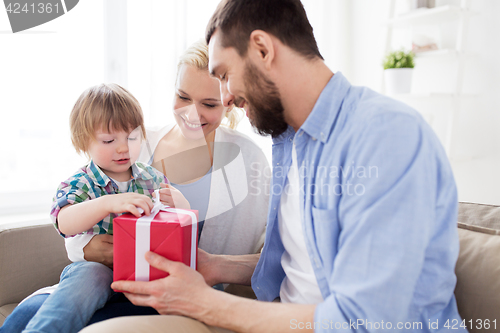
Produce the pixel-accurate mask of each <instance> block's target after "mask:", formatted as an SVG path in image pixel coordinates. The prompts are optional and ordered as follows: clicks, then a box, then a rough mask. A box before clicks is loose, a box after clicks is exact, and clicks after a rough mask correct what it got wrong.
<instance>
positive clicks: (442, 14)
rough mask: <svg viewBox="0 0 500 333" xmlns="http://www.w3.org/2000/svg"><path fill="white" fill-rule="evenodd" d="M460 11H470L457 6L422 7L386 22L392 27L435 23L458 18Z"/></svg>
mask: <svg viewBox="0 0 500 333" xmlns="http://www.w3.org/2000/svg"><path fill="white" fill-rule="evenodd" d="M461 13H470V12H469V11H466V10H464V9H462V8H461V7H458V6H452V5H446V6H438V7H435V8H422V9H418V10H414V11H411V12H409V13H405V14H402V15H399V16H397V17H395V18H394V19H392V20H389V21H388V22H387V24H388V25H390V26H392V27H393V28H404V27H408V26H414V25H426V24H437V23H443V22H445V21H451V20H454V19H457V18H459V16H460V14H461Z"/></svg>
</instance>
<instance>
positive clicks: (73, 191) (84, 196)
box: [50, 174, 91, 238]
mask: <svg viewBox="0 0 500 333" xmlns="http://www.w3.org/2000/svg"><path fill="white" fill-rule="evenodd" d="M90 189H91V186H90V182H89V180H88V179H87V178H86V177H84V176H83V174H77V175H75V176H73V177H71V178H69V179H68V180H66V181H64V182H62V183H61V184H60V185H59V187H58V189H57V192H56V195H55V197H54V198H53V200H52V208H51V210H50V217H51V219H52V223H53V224H54V227H55V228H56V229H57V231H58V232H59V234H60V235H61V236H63V237H65V238H66V237H70V236H66V235H65V234H63V233H62V232H61V231H60V230H59V226H58V223H57V216H58V215H59V212H60V211H61V209H62V208H63V207H65V206H66V205H73V204H76V203H80V202H84V201H87V200H90V199H91V198H90V193H89V191H90Z"/></svg>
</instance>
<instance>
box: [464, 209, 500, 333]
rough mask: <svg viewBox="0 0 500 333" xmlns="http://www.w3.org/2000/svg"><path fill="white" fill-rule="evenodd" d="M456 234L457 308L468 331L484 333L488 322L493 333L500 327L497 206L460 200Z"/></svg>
mask: <svg viewBox="0 0 500 333" xmlns="http://www.w3.org/2000/svg"><path fill="white" fill-rule="evenodd" d="M458 234H459V238H460V254H459V257H458V261H457V265H456V268H455V272H456V274H457V286H456V288H455V296H456V299H457V305H458V310H459V312H460V315H461V316H462V318H463V319H465V321H466V324H467V329H468V330H469V332H471V333H475V332H483V331H484V330H485V328H486V327H485V325H487V324H489V325H490V328H489V330H486V331H492V332H495V331H497V330H498V329H500V207H497V206H491V205H480V204H472V203H460V205H459V215H458ZM495 319H496V322H494V320H495ZM495 325H496V327H495Z"/></svg>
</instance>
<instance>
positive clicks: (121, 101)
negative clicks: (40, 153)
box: [69, 83, 146, 154]
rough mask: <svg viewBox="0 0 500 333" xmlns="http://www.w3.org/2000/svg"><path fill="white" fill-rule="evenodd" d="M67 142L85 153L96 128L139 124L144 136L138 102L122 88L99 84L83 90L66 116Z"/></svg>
mask: <svg viewBox="0 0 500 333" xmlns="http://www.w3.org/2000/svg"><path fill="white" fill-rule="evenodd" d="M69 124H70V130H71V142H72V143H73V146H74V147H75V149H76V152H77V153H80V152H83V153H85V154H87V152H88V148H89V144H90V142H91V141H92V140H95V138H96V136H95V133H96V131H98V130H108V132H111V131H125V132H127V131H132V130H134V129H136V128H138V127H140V128H141V131H142V137H143V138H145V135H146V130H145V128H144V118H143V115H142V109H141V106H140V104H139V102H138V101H137V100H136V99H135V97H134V96H132V94H131V93H130V92H129V91H128V90H127V89H125V88H123V87H121V86H119V85H117V84H115V83H109V84H100V85H97V86H94V87H91V88H89V89H87V90H85V91H84V92H83V93H82V94H81V95H80V97H79V98H78V100H77V101H76V103H75V106H74V107H73V110H72V111H71V114H70V117H69Z"/></svg>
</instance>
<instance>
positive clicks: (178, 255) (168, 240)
mask: <svg viewBox="0 0 500 333" xmlns="http://www.w3.org/2000/svg"><path fill="white" fill-rule="evenodd" d="M165 208H166V207H165ZM165 208H164V209H165ZM166 209H167V210H171V211H174V212H167V211H163V210H162V211H159V212H158V213H157V214H156V215H155V216H154V218H153V219H152V221H151V222H149V224H147V225H144V223H143V222H142V220H144V219H145V218H146V219H147V217H146V216H145V215H143V216H142V217H141V218H140V219H138V218H137V217H135V216H134V215H132V214H129V213H127V214H123V215H120V216H118V217H116V218H114V219H113V251H114V254H113V280H114V281H119V280H132V281H136V280H137V281H152V280H156V279H161V278H164V277H166V276H168V273H167V272H164V271H161V270H159V269H156V268H154V267H151V266H149V264H148V263H147V262H146V261H145V259H144V254H145V252H146V251H148V250H150V251H152V252H155V253H157V254H159V255H161V256H163V257H165V258H167V259H169V260H173V261H180V262H183V263H184V264H186V265H187V266H191V267H192V268H193V269H196V260H197V247H198V225H197V220H198V211H197V210H187V209H175V208H166ZM189 212H192V213H189ZM193 213H194V214H193ZM195 217H196V218H195ZM149 220H151V219H150V218H149ZM138 221H140V222H141V223H138ZM193 222H194V223H193ZM141 224H142V226H139V225H141ZM139 228H142V229H139ZM147 238H149V240H148V239H147ZM148 243H149V245H148ZM141 257H142V258H141ZM138 258H139V260H138ZM148 268H149V270H148ZM136 270H140V272H139V274H136ZM136 275H137V276H136Z"/></svg>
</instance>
